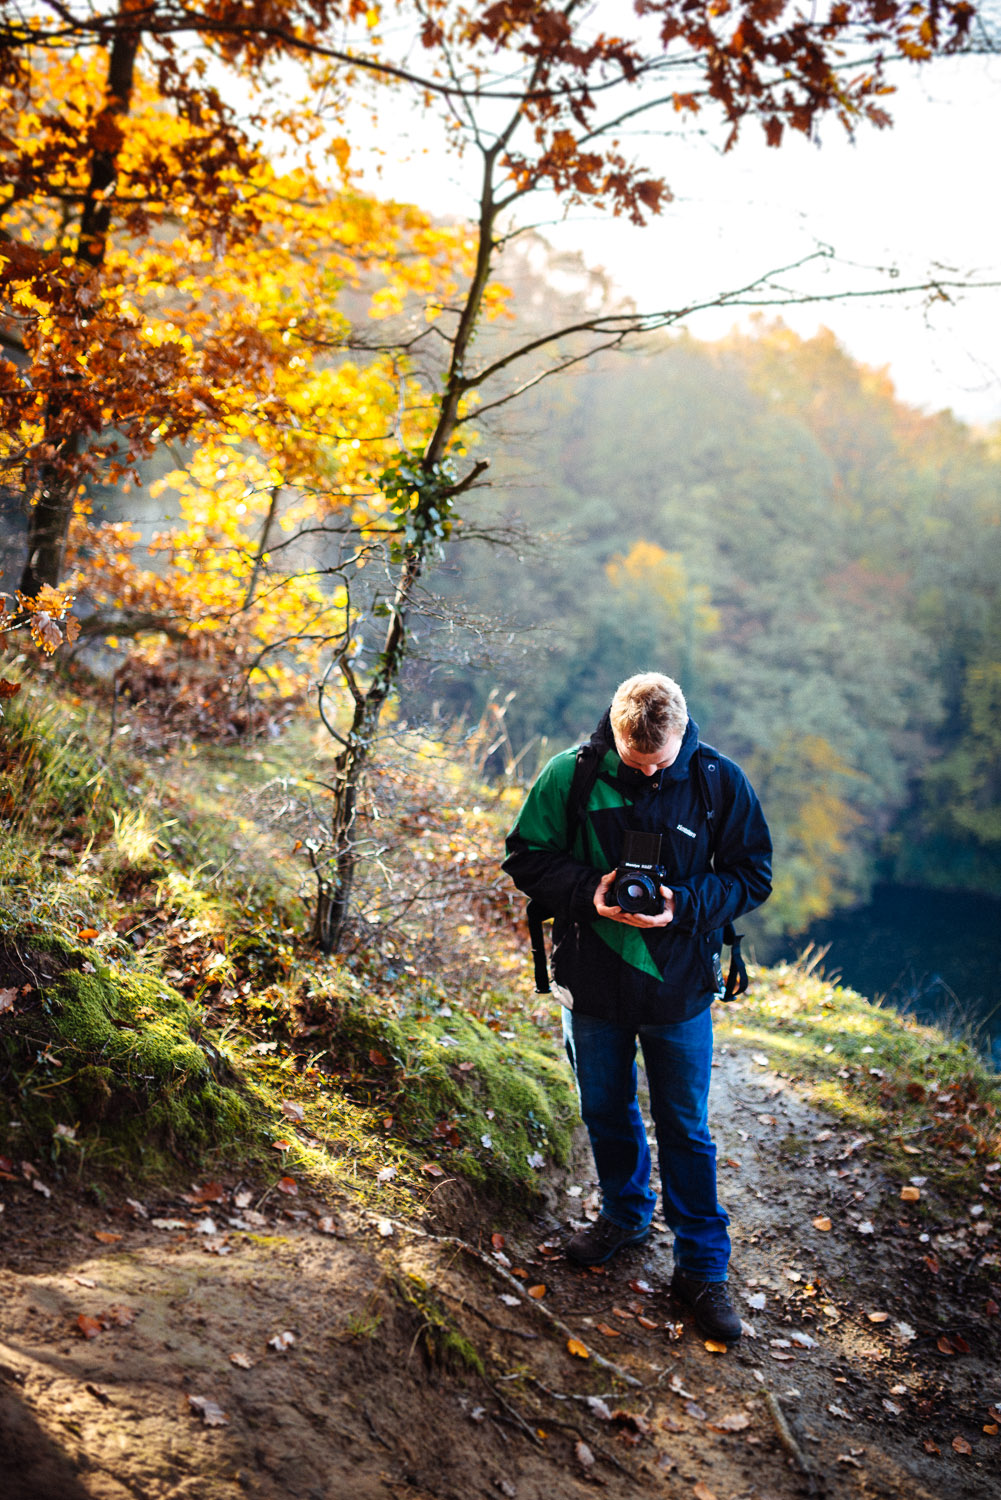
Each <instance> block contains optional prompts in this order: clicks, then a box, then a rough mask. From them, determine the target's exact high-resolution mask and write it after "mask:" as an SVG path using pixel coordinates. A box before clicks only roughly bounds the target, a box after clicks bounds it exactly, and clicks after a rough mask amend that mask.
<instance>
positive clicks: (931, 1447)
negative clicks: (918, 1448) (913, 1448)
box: [922, 1438, 942, 1456]
mask: <svg viewBox="0 0 1001 1500" xmlns="http://www.w3.org/2000/svg"><path fill="white" fill-rule="evenodd" d="M922 1447H923V1448H924V1450H925V1452H926V1453H937V1454H938V1455H939V1456H941V1453H942V1450H941V1448H940V1447H939V1446H938V1444H937V1443H933V1442H932V1440H931V1438H925V1440H924V1442H923V1444H922Z"/></svg>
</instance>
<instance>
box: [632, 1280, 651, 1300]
mask: <svg viewBox="0 0 1001 1500" xmlns="http://www.w3.org/2000/svg"><path fill="white" fill-rule="evenodd" d="M629 1287H630V1290H631V1291H634V1292H639V1293H640V1294H641V1295H642V1296H644V1297H652V1296H653V1287H652V1286H651V1285H650V1283H649V1282H648V1281H631V1282H630V1283H629Z"/></svg>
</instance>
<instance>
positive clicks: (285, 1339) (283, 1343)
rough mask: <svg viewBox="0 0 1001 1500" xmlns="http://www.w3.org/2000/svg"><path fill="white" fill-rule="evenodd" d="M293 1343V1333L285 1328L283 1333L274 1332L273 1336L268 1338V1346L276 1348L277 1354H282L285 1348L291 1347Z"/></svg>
mask: <svg viewBox="0 0 1001 1500" xmlns="http://www.w3.org/2000/svg"><path fill="white" fill-rule="evenodd" d="M294 1343H295V1334H294V1333H289V1331H288V1329H286V1330H285V1332H284V1333H276V1334H275V1336H274V1338H270V1339H268V1348H269V1349H277V1350H278V1353H279V1354H284V1353H285V1351H286V1349H291V1347H292V1345H293V1344H294Z"/></svg>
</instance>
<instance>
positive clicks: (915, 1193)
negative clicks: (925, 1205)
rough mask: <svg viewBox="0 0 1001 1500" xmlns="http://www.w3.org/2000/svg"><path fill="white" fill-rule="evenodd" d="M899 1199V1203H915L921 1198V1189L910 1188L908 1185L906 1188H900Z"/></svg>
mask: <svg viewBox="0 0 1001 1500" xmlns="http://www.w3.org/2000/svg"><path fill="white" fill-rule="evenodd" d="M900 1197H901V1201H902V1202H904V1203H917V1201H918V1199H919V1198H920V1197H921V1189H920V1188H916V1187H911V1186H910V1185H908V1186H907V1187H902V1188H901V1189H900Z"/></svg>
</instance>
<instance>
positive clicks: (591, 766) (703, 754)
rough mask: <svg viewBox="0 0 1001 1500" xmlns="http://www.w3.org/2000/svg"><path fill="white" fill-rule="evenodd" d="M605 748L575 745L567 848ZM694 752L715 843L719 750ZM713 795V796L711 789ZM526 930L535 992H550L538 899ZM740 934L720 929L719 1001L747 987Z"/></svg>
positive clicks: (544, 915)
mask: <svg viewBox="0 0 1001 1500" xmlns="http://www.w3.org/2000/svg"><path fill="white" fill-rule="evenodd" d="M603 754H604V750H603V748H602V747H601V745H600V744H596V743H595V741H594V740H593V739H591V740H588V741H587V743H586V744H583V745H579V746H578V747H577V759H576V761H575V763H574V771H573V780H572V781H571V783H570V791H569V794H568V796H567V847H568V848H571V847H572V846H573V841H574V839H575V838H576V836H577V830H578V828H579V827H580V824H581V821H582V819H583V817H584V814H585V810H586V808H587V804H588V802H589V800H590V797H591V793H592V791H593V790H594V784H595V782H596V781H597V780H598V773H599V771H600V769H601V761H602V757H603ZM696 754H697V762H696V764H697V766H698V776H699V791H700V792H701V793H702V801H703V804H704V806H705V811H706V819H707V821H708V823H709V835H710V840H711V842H712V843H713V845H715V841H716V824H715V822H714V818H715V814H716V802H717V800H718V801H719V803H720V804H722V800H723V781H722V777H721V776H720V770H719V759H720V757H719V751H718V750H714V749H713V747H712V746H711V745H705V744H700V745H699V747H698V751H697V752H696ZM714 789H715V791H716V794H717V795H716V797H714V796H713V790H714ZM526 915H527V917H528V932H529V937H530V938H531V942H532V962H533V965H534V967H535V991H536V994H538V995H548V994H551V990H550V987H549V964H548V962H547V959H546V939H545V934H544V932H543V928H542V924H543V923H544V922H550V921H552V919H553V916H554V915H555V913H554V912H551V911H547V910H546V909H545V908H544V907H543V906H540V904H539V902H538V901H529V903H528V910H527V912H526ZM742 940H743V934H742V933H739V932H735V931H734V928H733V923H732V922H727V924H726V926H725V927H724V928H723V942H724V944H725V945H726V947H728V948H729V949H730V972H729V974H728V975H727V977H726V987H725V989H724V991H723V994H722V995H721V996H720V998H721V999H722V1000H735V999H736V997H737V996H738V995H742V994H743V993H744V992H745V990H746V989H747V987H748V983H749V981H748V978H747V967H746V965H745V963H744V960H743V958H742V957H741V954H740V944H741V942H742Z"/></svg>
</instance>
